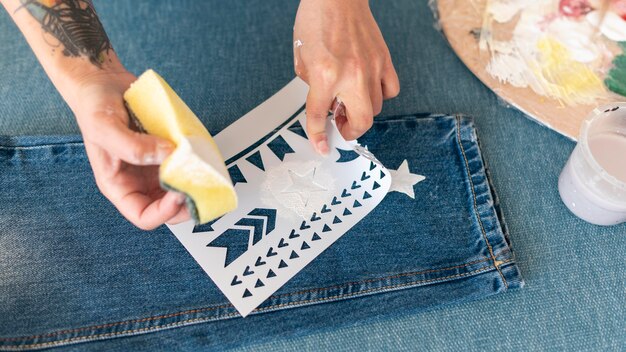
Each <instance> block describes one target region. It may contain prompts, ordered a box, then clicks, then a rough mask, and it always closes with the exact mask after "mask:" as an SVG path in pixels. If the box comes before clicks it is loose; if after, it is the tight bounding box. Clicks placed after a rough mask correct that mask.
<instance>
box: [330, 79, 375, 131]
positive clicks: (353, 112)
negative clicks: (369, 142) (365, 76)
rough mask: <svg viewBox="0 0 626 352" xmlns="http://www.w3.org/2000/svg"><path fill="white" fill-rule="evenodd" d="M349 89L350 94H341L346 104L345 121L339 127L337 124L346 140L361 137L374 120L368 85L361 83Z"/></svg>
mask: <svg viewBox="0 0 626 352" xmlns="http://www.w3.org/2000/svg"><path fill="white" fill-rule="evenodd" d="M350 91H351V93H350V94H347V95H345V96H344V95H342V96H341V99H342V100H343V103H344V104H345V106H346V117H347V121H346V122H345V123H342V124H341V127H340V126H337V128H339V132H340V133H341V135H342V136H343V138H345V139H346V140H354V139H357V138H359V137H361V136H362V135H363V134H364V133H365V132H367V130H369V129H370V127H372V124H373V122H374V111H373V108H372V99H371V97H370V89H369V87H368V85H365V84H361V85H359V86H357V87H356V88H354V89H351V90H350ZM381 100H382V99H381ZM381 106H382V103H381Z"/></svg>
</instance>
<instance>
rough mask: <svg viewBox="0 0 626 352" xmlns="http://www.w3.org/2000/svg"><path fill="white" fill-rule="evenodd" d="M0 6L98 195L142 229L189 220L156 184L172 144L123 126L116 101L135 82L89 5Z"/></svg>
mask: <svg viewBox="0 0 626 352" xmlns="http://www.w3.org/2000/svg"><path fill="white" fill-rule="evenodd" d="M0 2H2V5H4V7H5V8H6V10H7V11H8V13H9V14H10V15H11V17H12V18H13V20H14V21H15V23H16V24H17V26H18V27H19V29H20V30H21V31H22V33H23V34H24V37H26V40H27V41H28V43H29V44H30V46H31V48H32V50H33V52H34V53H35V55H36V56H37V58H38V59H39V62H40V63H41V65H42V66H43V68H44V70H45V71H46V73H47V74H48V76H49V77H50V80H51V81H52V82H53V83H54V85H55V87H56V88H57V90H58V91H59V93H61V95H62V96H63V98H64V99H65V101H66V102H67V104H68V105H69V106H70V108H71V109H72V111H73V112H74V114H75V115H76V120H77V122H78V125H79V127H80V129H81V132H82V134H83V139H84V141H85V149H86V151H87V155H88V156H89V161H90V163H91V166H92V169H93V171H94V176H95V179H96V183H97V184H98V187H99V188H100V191H101V192H102V193H103V194H104V195H105V196H106V197H107V198H108V199H109V200H110V201H111V202H112V203H113V204H114V205H115V206H116V207H117V209H118V210H119V211H120V212H121V213H122V214H123V215H124V216H125V217H126V218H128V219H129V220H130V221H131V222H133V223H134V224H135V225H137V226H138V227H140V228H143V229H151V228H154V227H157V226H159V225H161V224H163V223H164V222H171V223H175V222H179V221H182V220H186V219H188V218H189V214H188V213H187V210H186V209H185V207H184V205H183V201H184V197H182V195H180V194H176V193H174V192H166V191H163V190H162V189H161V188H160V185H159V180H158V164H160V163H161V162H162V161H163V159H164V158H165V157H166V156H167V155H168V154H169V153H170V152H171V151H172V145H171V143H169V142H168V141H166V140H162V139H159V138H157V137H154V136H148V135H144V134H140V133H138V132H135V131H133V130H131V129H130V128H129V127H128V126H129V118H128V113H127V111H126V109H125V107H124V101H123V97H122V96H123V93H124V91H125V90H126V89H127V88H128V86H129V85H130V83H131V82H133V81H134V80H135V79H136V78H135V76H134V75H132V74H131V73H129V72H128V71H127V70H126V69H125V68H124V66H123V65H122V63H121V62H120V60H119V59H118V57H117V55H116V53H115V51H114V50H113V48H112V46H111V43H110V41H109V38H108V37H107V35H106V33H105V31H104V27H103V26H102V23H101V22H100V20H99V19H98V16H97V14H96V12H95V9H94V6H93V4H92V3H91V1H90V0H0ZM105 3H106V2H105ZM76 191H77V192H80V190H76Z"/></svg>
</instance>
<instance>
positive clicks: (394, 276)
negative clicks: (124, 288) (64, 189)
mask: <svg viewBox="0 0 626 352" xmlns="http://www.w3.org/2000/svg"><path fill="white" fill-rule="evenodd" d="M487 260H489V259H484V260H477V261H473V262H470V263H467V264H462V265H456V266H453V267H448V268H442V269H432V270H425V271H417V272H410V273H401V274H396V275H392V276H386V277H382V278H378V279H370V280H364V281H355V282H348V283H344V284H341V285H334V286H329V287H323V288H316V289H310V290H302V291H297V292H292V293H286V294H282V295H277V296H271V297H269V298H268V299H276V298H282V297H285V296H292V295H298V294H303V293H309V292H323V291H328V290H332V289H335V288H340V287H342V286H350V285H356V284H363V283H369V282H374V281H384V280H389V279H394V278H398V277H402V276H410V275H420V274H424V273H431V272H438V271H445V270H450V269H456V268H460V267H466V266H470V265H473V264H478V263H481V262H485V261H487ZM486 268H490V267H485V268H481V269H478V270H483V269H486ZM473 272H475V271H473ZM473 272H469V273H461V274H456V275H467V274H470V273H473ZM451 277H454V276H445V277H441V278H433V279H428V280H424V282H429V281H435V280H443V279H447V278H451ZM416 282H419V280H418V281H416ZM391 287H392V286H391ZM385 288H389V286H385V287H381V288H379V289H385ZM363 292H367V290H365V291H359V292H355V293H353V294H350V295H354V294H359V293H363ZM347 297H349V296H347ZM292 303H301V302H292ZM282 305H284V303H282V304H278V305H273V306H268V307H263V308H259V309H257V311H264V310H268V309H272V308H280V307H281V306H282ZM227 307H232V305H231V304H224V305H220V306H216V307H206V308H198V309H191V310H186V311H182V312H177V313H171V314H164V315H157V316H152V317H147V318H141V319H133V320H125V321H120V322H115V323H108V324H101V325H95V326H86V327H82V328H76V329H69V330H61V331H56V332H53V333H48V334H39V335H31V336H21V337H9V338H0V342H1V341H19V340H28V339H33V338H42V337H53V336H57V335H61V334H68V333H74V332H80V331H85V330H95V329H102V328H109V327H113V326H119V325H124V324H133V323H142V322H146V321H152V320H157V319H167V318H172V317H176V316H179V315H185V314H194V313H201V312H208V311H212V310H216V309H220V308H227ZM236 314H237V313H235V315H236ZM228 316H229V315H226V317H228Z"/></svg>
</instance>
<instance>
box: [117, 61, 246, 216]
mask: <svg viewBox="0 0 626 352" xmlns="http://www.w3.org/2000/svg"><path fill="white" fill-rule="evenodd" d="M124 100H125V101H126V104H127V105H128V108H129V110H130V112H131V114H132V115H133V116H134V118H135V119H136V120H138V122H139V124H140V125H141V127H142V128H143V129H144V130H145V131H146V132H147V133H149V134H151V135H155V136H158V137H161V138H165V139H167V140H170V141H172V142H173V143H174V144H176V149H175V150H174V152H173V153H172V154H171V155H170V156H169V157H168V158H167V159H165V161H164V162H163V163H162V164H161V167H160V168H159V178H160V181H161V184H162V185H163V186H164V187H165V188H167V189H172V190H175V191H177V192H181V193H184V194H185V195H187V206H188V208H189V212H190V213H191V216H192V217H193V218H194V220H195V221H196V223H206V222H209V221H211V220H214V219H216V218H218V217H220V216H222V215H224V214H226V213H227V212H229V211H232V210H234V209H235V208H236V207H237V194H236V193H235V189H234V187H233V184H232V181H231V180H230V176H229V175H228V171H227V170H226V165H224V159H223V158H222V155H221V153H220V151H219V150H218V149H217V145H216V144H215V142H214V141H213V138H211V135H210V134H209V131H207V129H206V128H205V127H204V125H203V124H202V122H200V120H199V119H198V117H197V116H196V115H195V114H194V113H193V112H192V111H191V109H189V107H188V106H187V104H185V102H183V101H182V99H181V98H180V97H179V96H178V95H177V94H176V92H174V90H173V89H172V88H171V87H170V86H169V85H168V84H167V82H165V80H164V79H163V78H162V77H161V76H159V75H158V74H157V73H156V72H154V71H152V70H148V71H146V72H145V73H144V74H142V75H141V76H140V77H139V79H137V81H135V82H134V83H133V84H131V86H130V88H129V89H128V90H127V91H126V92H125V93H124Z"/></svg>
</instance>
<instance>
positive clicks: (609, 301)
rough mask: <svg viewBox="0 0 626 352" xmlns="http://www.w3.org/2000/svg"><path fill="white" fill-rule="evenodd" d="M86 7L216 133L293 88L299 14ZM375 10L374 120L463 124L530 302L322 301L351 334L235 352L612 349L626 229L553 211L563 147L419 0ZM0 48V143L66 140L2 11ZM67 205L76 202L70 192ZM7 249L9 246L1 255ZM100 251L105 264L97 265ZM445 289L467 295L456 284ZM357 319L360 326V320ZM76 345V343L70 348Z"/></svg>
mask: <svg viewBox="0 0 626 352" xmlns="http://www.w3.org/2000/svg"><path fill="white" fill-rule="evenodd" d="M95 3H96V6H97V8H98V11H99V13H100V14H101V17H102V20H103V22H104V24H105V26H106V27H107V30H108V32H109V34H110V37H111V39H112V40H113V43H114V45H115V47H116V50H117V51H118V53H119V54H120V56H121V57H122V59H123V61H124V62H125V63H126V64H127V66H128V67H129V68H130V69H132V70H133V71H134V72H135V73H140V72H142V71H143V70H144V69H146V68H148V67H153V68H155V69H157V70H159V72H163V73H164V74H165V75H166V77H167V79H168V81H173V82H172V83H173V85H174V88H176V89H177V90H178V91H183V90H184V94H183V93H182V92H181V95H182V96H183V98H184V99H185V101H187V102H188V103H189V104H190V105H192V108H193V109H194V110H195V111H199V112H201V116H202V117H203V118H204V122H205V124H207V126H208V127H209V129H211V131H212V132H214V133H216V132H218V131H220V130H221V129H222V128H224V127H225V126H227V125H228V124H229V123H231V122H232V121H234V119H236V118H237V117H239V116H241V114H242V113H245V112H247V111H248V110H250V109H252V108H253V107H254V106H256V105H257V104H258V103H260V102H261V101H263V100H265V99H267V98H268V97H269V96H270V95H271V94H272V93H274V92H275V91H276V90H277V89H279V88H281V87H282V86H283V85H284V84H285V83H287V82H288V81H289V80H290V79H291V78H292V77H293V69H292V62H291V60H292V59H291V41H292V38H291V30H292V25H293V15H294V14H295V11H296V6H297V2H296V1H287V0H283V1H274V2H271V4H270V3H268V2H266V1H246V2H224V1H205V2H197V1H191V0H188V1H180V0H177V1H173V0H154V1H147V0H142V1H139V0H136V1H124V0H110V1H106V2H105V1H98V0H96V1H95ZM371 5H372V8H373V12H374V16H375V17H376V19H377V20H378V22H379V25H380V27H381V30H382V32H383V34H384V36H385V39H386V40H387V44H388V45H389V49H390V51H391V54H392V57H393V60H394V64H395V66H396V69H397V71H398V74H399V77H400V82H401V85H402V91H401V93H400V96H399V97H398V98H396V99H394V100H392V101H390V102H387V103H386V104H385V106H384V109H383V113H382V114H381V116H382V117H389V116H398V115H407V114H411V113H413V112H415V111H441V112H463V113H466V114H469V115H473V116H474V117H475V124H476V126H477V129H478V131H479V134H480V136H481V147H482V148H481V150H482V153H483V156H484V158H485V159H486V162H487V164H488V165H489V166H490V170H491V173H492V175H493V178H492V179H493V182H494V184H495V186H496V187H495V189H496V190H497V192H498V195H499V196H500V199H501V204H502V210H503V213H504V215H505V217H506V219H507V224H508V226H509V228H510V233H511V240H512V242H513V245H514V248H515V250H516V262H517V263H518V265H519V267H520V269H521V271H522V272H523V274H524V278H525V280H526V284H527V285H526V288H525V289H524V290H519V291H517V292H511V293H507V294H505V295H498V296H495V297H492V298H490V299H487V300H479V301H475V302H472V303H466V304H461V305H454V306H448V307H446V308H445V309H436V310H432V311H428V312H423V311H422V312H420V313H419V314H413V312H414V311H412V310H408V311H406V314H404V315H401V316H398V317H392V315H391V314H382V313H386V312H387V311H388V310H391V311H397V312H401V311H402V310H403V308H405V307H407V306H409V304H411V303H414V302H424V303H425V304H426V303H427V302H426V301H433V300H436V299H437V298H438V297H427V298H425V297H424V295H426V293H427V290H428V289H429V288H431V287H433V286H430V285H429V286H424V287H420V288H419V289H417V290H402V291H398V292H389V293H385V296H386V297H387V298H388V300H387V302H385V304H384V305H380V306H374V305H371V304H369V300H375V299H376V295H374V296H371V297H363V298H359V299H351V300H345V301H342V302H340V303H331V304H329V305H331V306H333V308H334V309H335V311H336V313H337V315H336V317H339V318H336V317H333V319H334V320H341V319H340V317H342V316H348V315H350V316H351V317H353V318H354V319H353V320H352V321H346V320H345V319H344V320H342V321H341V322H342V323H343V324H345V325H349V326H346V327H337V326H336V324H331V323H329V322H327V323H326V324H324V323H323V322H319V323H317V324H314V323H311V322H310V321H309V320H307V323H310V324H309V325H308V326H309V327H310V328H309V329H306V331H303V330H300V333H299V334H302V335H303V336H300V337H295V336H294V335H295V334H296V333H295V332H294V331H293V330H286V331H283V332H282V333H281V332H278V331H274V332H275V334H274V335H272V336H274V337H275V338H273V339H272V341H271V342H267V343H260V344H259V343H258V341H257V340H256V337H257V336H259V335H262V334H263V332H265V330H263V331H262V332H260V333H258V334H256V335H251V336H250V335H245V336H243V337H241V339H245V341H243V342H241V344H242V345H246V346H248V347H243V348H241V350H246V351H261V350H262V351H280V350H290V351H301V350H336V349H339V350H351V351H361V350H386V349H394V350H415V349H424V350H446V351H462V350H487V349H493V348H494V347H496V346H497V348H499V349H503V350H505V349H509V350H585V351H588V350H605V351H618V350H623V346H624V344H625V343H624V341H625V340H626V338H624V331H625V330H626V325H625V324H626V323H625V321H626V319H624V317H625V316H626V306H625V305H624V301H626V292H625V291H624V282H626V261H624V260H620V258H624V257H625V256H626V236H625V234H626V225H621V226H618V227H610V228H603V227H598V226H592V225H589V224H586V223H585V222H583V221H581V220H579V219H577V218H576V217H574V216H573V215H571V214H570V213H569V212H568V211H567V209H566V208H565V207H564V206H563V205H562V204H561V201H560V199H559V196H558V192H557V190H556V184H557V179H558V175H559V172H560V170H561V168H562V166H563V165H564V164H565V161H566V160H567V157H568V155H569V153H570V152H571V151H572V149H573V147H574V144H573V143H572V142H571V141H569V140H567V139H566V138H563V137H561V136H559V135H558V134H556V133H554V132H552V131H550V130H548V129H546V128H543V127H541V126H538V125H537V124H535V123H533V122H532V121H530V120H528V119H527V118H526V117H525V115H524V114H523V113H521V112H519V111H518V110H515V109H512V108H510V107H508V106H506V105H505V104H502V103H501V102H500V101H499V100H498V99H497V97H496V96H495V95H494V94H493V93H492V92H491V91H489V90H488V89H487V88H486V87H485V86H483V85H482V84H481V83H480V82H479V81H478V80H477V79H476V78H475V77H474V76H473V75H472V74H471V72H470V71H469V70H467V69H466V68H465V66H464V65H463V64H462V63H461V62H460V61H459V60H458V58H457V57H456V56H455V54H454V53H453V52H452V50H451V49H450V48H449V46H448V45H447V43H446V42H445V39H444V38H443V37H442V36H441V35H440V33H439V32H438V31H437V30H436V28H434V26H433V20H432V14H431V12H430V10H429V8H428V6H427V1H426V0H422V1H415V0H385V1H372V2H371ZM251 38H252V39H253V40H251ZM0 43H1V46H2V48H3V51H2V54H0V134H10V135H15V134H27V135H31V134H71V133H76V132H77V128H76V127H75V126H76V125H75V123H74V121H73V118H72V116H71V114H70V112H69V109H67V108H66V107H65V105H64V103H63V102H62V101H61V99H60V97H59V96H58V94H57V93H56V92H55V91H54V89H53V87H52V85H50V84H49V83H48V81H47V79H46V77H45V75H44V74H43V71H42V70H41V68H40V67H39V65H38V64H37V62H36V60H35V59H34V57H33V56H32V54H31V51H30V49H29V48H28V46H27V45H26V43H25V42H24V41H23V40H22V39H21V37H20V34H19V31H18V30H17V29H16V28H15V26H14V25H13V23H12V22H11V21H10V19H9V18H8V16H7V15H6V13H4V12H3V11H0ZM199 54H200V55H199ZM564 118H567V117H566V116H564ZM66 194H67V195H68V197H76V196H80V195H79V194H78V192H76V191H72V190H70V189H68V190H66ZM94 196H95V195H94ZM107 214H110V215H111V214H114V212H113V210H111V211H110V213H107ZM19 221H22V220H19ZM18 225H19V222H18V223H17V224H16V225H14V227H16V226H17V227H19V226H18ZM17 245H21V244H20V243H15V244H12V246H17ZM10 248H12V247H10ZM41 250H42V252H43V251H44V248H42V249H41ZM2 253H3V252H2ZM107 253H109V251H107V250H103V251H102V255H107ZM0 255H2V254H0ZM108 255H111V254H110V253H109V254H108ZM120 265H122V264H120ZM188 265H191V264H189V263H188ZM140 267H142V268H144V267H145V266H140ZM148 268H149V267H148ZM117 270H118V271H117V273H118V275H119V276H123V275H124V271H123V270H122V269H120V268H119V267H118V268H117ZM144 270H147V269H144ZM94 280H95V279H94ZM454 282H455V283H459V285H461V284H463V280H456V281H454ZM450 291H451V292H455V291H456V289H455V288H452V287H451V289H450ZM103 295H105V293H103ZM361 302H363V303H361ZM44 307H45V306H44ZM364 307H367V310H368V311H367V312H363V311H362V309H364ZM314 309H316V306H311V307H301V308H298V311H299V312H301V313H300V315H297V316H292V315H291V312H293V311H294V310H285V311H284V312H275V313H272V314H276V316H278V315H280V317H277V318H276V320H271V322H270V324H271V323H273V322H275V321H278V320H283V319H290V324H294V325H297V324H298V319H300V317H301V316H307V315H309V312H310V310H314ZM377 313H381V314H380V315H379V317H378V318H372V319H370V320H368V321H363V320H360V319H358V314H362V315H367V316H375V315H377ZM281 314H284V315H281ZM352 314H355V315H352ZM269 316H272V315H271V314H270V315H266V317H269ZM251 318H252V317H251ZM291 319H293V320H294V321H292V320H291ZM0 320H1V318H0ZM268 320H269V319H268ZM221 323H223V322H221ZM210 325H211V324H196V325H192V326H188V327H185V328H181V329H171V330H164V331H161V332H159V333H156V334H148V335H138V336H135V337H127V338H124V339H114V340H108V341H106V342H101V343H98V342H94V343H90V346H91V347H94V348H97V347H100V348H101V349H103V350H109V349H111V350H120V351H122V350H129V349H133V348H139V347H146V346H148V347H152V349H154V350H159V349H169V350H171V349H175V348H185V347H188V348H190V347H191V346H194V345H195V344H196V343H197V341H198V340H202V339H209V338H222V339H223V338H224V336H223V335H222V334H228V333H230V332H229V331H228V327H227V326H225V325H224V330H221V329H220V330H219V331H216V330H215V329H211V328H210ZM268 325H269V324H268ZM265 329H270V330H271V329H273V327H272V326H266V327H265ZM242 335H243V333H242ZM215 336H217V337H215ZM219 336H222V337H219ZM84 346H85V345H76V349H81V347H84Z"/></svg>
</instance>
